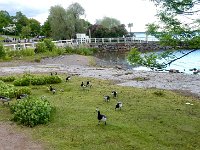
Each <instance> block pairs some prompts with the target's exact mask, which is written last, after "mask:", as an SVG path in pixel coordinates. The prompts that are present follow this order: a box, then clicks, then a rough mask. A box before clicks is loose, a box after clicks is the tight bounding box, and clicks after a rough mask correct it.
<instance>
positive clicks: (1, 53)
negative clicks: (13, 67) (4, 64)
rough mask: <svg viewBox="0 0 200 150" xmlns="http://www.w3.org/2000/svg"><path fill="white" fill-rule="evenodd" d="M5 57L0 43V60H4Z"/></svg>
mask: <svg viewBox="0 0 200 150" xmlns="http://www.w3.org/2000/svg"><path fill="white" fill-rule="evenodd" d="M5 56H6V51H5V49H4V47H3V44H2V43H0V58H4V57H5Z"/></svg>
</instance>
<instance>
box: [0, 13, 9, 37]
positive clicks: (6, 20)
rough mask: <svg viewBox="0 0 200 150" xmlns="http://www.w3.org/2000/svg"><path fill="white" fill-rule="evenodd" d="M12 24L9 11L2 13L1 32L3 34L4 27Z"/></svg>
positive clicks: (0, 14)
mask: <svg viewBox="0 0 200 150" xmlns="http://www.w3.org/2000/svg"><path fill="white" fill-rule="evenodd" d="M10 22H11V16H10V15H9V13H8V12H7V11H3V10H1V11H0V32H2V33H3V27H6V26H8V24H10Z"/></svg>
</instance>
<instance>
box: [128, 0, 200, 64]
mask: <svg viewBox="0 0 200 150" xmlns="http://www.w3.org/2000/svg"><path fill="white" fill-rule="evenodd" d="M151 1H153V2H154V3H155V4H156V6H158V8H159V11H158V12H159V13H158V14H157V16H158V19H159V21H160V22H159V24H155V23H152V24H148V25H147V29H148V30H147V33H148V34H150V35H153V36H155V37H156V38H158V39H159V41H160V44H161V45H163V46H171V47H172V48H173V49H175V50H179V51H181V50H180V47H181V48H182V49H191V50H190V51H188V52H187V53H183V55H182V56H180V57H178V58H176V57H174V54H173V52H171V51H170V52H169V51H167V52H166V51H164V52H163V53H160V54H158V53H154V54H153V53H149V54H146V55H145V54H142V55H137V56H140V59H135V60H134V59H132V60H131V59H130V60H131V62H132V63H138V64H140V65H144V66H158V67H159V68H160V67H161V68H164V67H167V66H168V65H170V64H171V63H173V62H174V61H176V60H178V59H181V58H183V57H185V56H186V55H188V54H190V53H192V52H194V51H196V50H197V49H199V48H200V36H199V34H200V32H199V29H200V28H199V25H200V22H199V20H198V18H197V19H195V18H194V16H195V15H197V13H198V12H200V10H199V9H198V7H197V6H198V5H199V4H200V1H199V0H151ZM186 18H187V19H186ZM132 56H134V55H132ZM138 58H139V57H138ZM144 58H145V59H144ZM148 58H149V59H148ZM158 59H162V60H165V61H164V62H162V63H160V62H159V61H158ZM133 60H134V61H133ZM148 60H151V61H152V62H153V63H151V64H149V63H147V61H148Z"/></svg>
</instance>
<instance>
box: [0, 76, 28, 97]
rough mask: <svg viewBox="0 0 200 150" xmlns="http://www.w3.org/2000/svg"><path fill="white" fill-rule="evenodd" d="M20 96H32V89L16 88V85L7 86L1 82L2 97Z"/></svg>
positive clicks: (0, 92)
mask: <svg viewBox="0 0 200 150" xmlns="http://www.w3.org/2000/svg"><path fill="white" fill-rule="evenodd" d="M20 94H31V90H30V88H24V87H23V88H16V87H15V86H14V85H11V84H6V83H4V82H3V81H1V80H0V95H2V96H6V97H9V98H14V97H16V96H17V95H20Z"/></svg>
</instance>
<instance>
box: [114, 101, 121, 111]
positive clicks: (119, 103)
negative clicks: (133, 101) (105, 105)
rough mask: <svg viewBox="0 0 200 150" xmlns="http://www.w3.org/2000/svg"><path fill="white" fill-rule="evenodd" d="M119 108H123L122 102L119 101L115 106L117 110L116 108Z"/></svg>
mask: <svg viewBox="0 0 200 150" xmlns="http://www.w3.org/2000/svg"><path fill="white" fill-rule="evenodd" d="M117 108H118V109H120V110H121V108H122V102H117V104H116V106H115V110H116V109H117Z"/></svg>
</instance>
